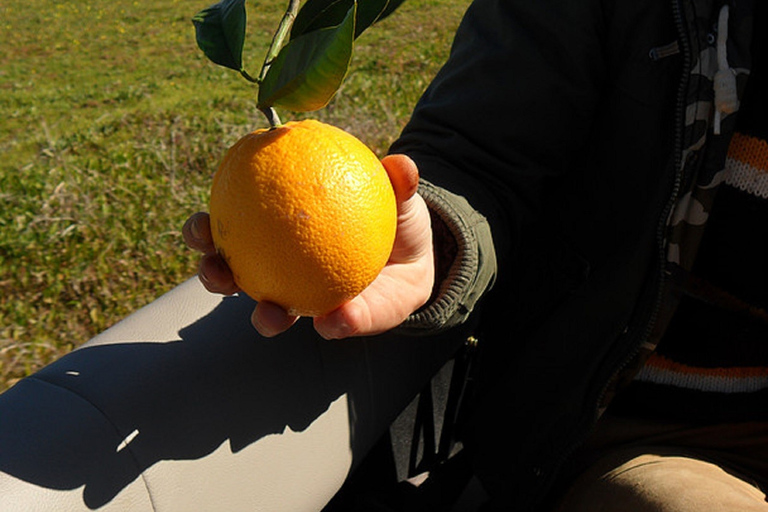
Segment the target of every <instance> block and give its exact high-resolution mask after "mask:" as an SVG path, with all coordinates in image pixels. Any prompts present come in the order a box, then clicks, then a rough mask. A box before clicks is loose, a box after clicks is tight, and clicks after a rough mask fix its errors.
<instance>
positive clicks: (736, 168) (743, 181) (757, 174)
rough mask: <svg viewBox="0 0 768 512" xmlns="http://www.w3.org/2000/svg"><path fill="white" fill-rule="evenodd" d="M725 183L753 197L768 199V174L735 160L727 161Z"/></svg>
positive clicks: (729, 158) (728, 159)
mask: <svg viewBox="0 0 768 512" xmlns="http://www.w3.org/2000/svg"><path fill="white" fill-rule="evenodd" d="M725 182H726V183H727V184H728V185H730V186H732V187H734V188H737V189H739V190H741V191H743V192H746V193H748V194H752V195H753V196H757V197H760V198H762V199H768V173H767V172H765V171H764V170H762V169H758V168H757V167H752V166H751V165H749V164H745V163H744V162H741V161H739V160H736V159H735V158H731V157H728V158H727V159H726V160H725Z"/></svg>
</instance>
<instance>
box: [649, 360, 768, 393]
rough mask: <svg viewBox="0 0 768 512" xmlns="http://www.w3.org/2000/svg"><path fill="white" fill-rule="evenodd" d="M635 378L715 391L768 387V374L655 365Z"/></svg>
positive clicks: (727, 391)
mask: <svg viewBox="0 0 768 512" xmlns="http://www.w3.org/2000/svg"><path fill="white" fill-rule="evenodd" d="M635 379H636V380H638V381H641V382H650V383H653V384H661V385H664V386H674V387H678V388H684V389H695V390H698V391H706V392H713V393H751V392H754V391H760V390H762V389H768V376H759V377H738V378H736V377H714V376H702V375H695V374H687V373H678V372H674V371H672V370H667V369H663V368H656V367H653V366H644V367H643V368H642V370H640V373H638V374H637V377H635Z"/></svg>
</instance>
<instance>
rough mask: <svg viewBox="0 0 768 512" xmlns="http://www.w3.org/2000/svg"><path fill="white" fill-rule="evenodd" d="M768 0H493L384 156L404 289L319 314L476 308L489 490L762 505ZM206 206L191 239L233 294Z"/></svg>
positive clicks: (469, 446) (394, 322)
mask: <svg viewBox="0 0 768 512" xmlns="http://www.w3.org/2000/svg"><path fill="white" fill-rule="evenodd" d="M764 4H765V3H764V2H750V1H746V2H742V1H732V0H731V1H722V2H721V1H718V2H713V1H710V0H673V1H666V0H642V1H639V2H610V1H608V2H603V1H580V2H573V1H571V0H543V1H538V2H527V1H523V0H504V1H501V0H475V1H474V2H473V3H472V4H471V6H470V7H469V9H468V11H467V13H466V15H465V17H464V19H463V20H462V23H461V25H460V27H459V29H458V31H457V33H456V37H455V40H454V44H453V47H452V49H451V54H450V57H449V59H448V61H447V62H446V64H445V65H444V67H443V68H442V69H441V70H440V72H439V73H438V74H437V76H436V77H435V79H434V81H433V82H432V83H431V84H430V86H429V87H428V89H427V90H426V92H425V93H424V95H423V97H422V99H421V100H420V101H419V103H418V104H417V106H416V107H415V110H414V112H413V115H412V118H411V119H410V121H409V122H408V124H407V126H406V127H405V128H404V130H403V132H402V134H401V135H400V137H399V138H398V140H397V141H396V142H395V143H394V144H393V146H392V147H391V150H390V154H391V155H390V156H387V157H386V158H384V159H383V161H384V163H385V166H386V168H387V169H388V171H389V173H390V177H391V179H392V181H393V184H394V185H395V189H396V190H400V193H398V198H399V205H400V219H399V222H400V224H399V231H398V238H397V243H396V248H395V250H394V252H393V258H392V261H391V265H389V266H388V267H387V268H386V269H385V271H384V275H383V276H382V280H381V282H380V283H379V282H377V283H375V284H374V285H373V286H374V288H373V289H372V290H371V291H374V290H375V291H376V292H377V294H378V296H379V297H385V298H387V299H388V300H384V301H380V302H377V303H373V302H371V301H370V300H369V298H368V294H369V290H366V291H364V292H363V294H361V296H360V297H358V298H356V299H354V300H353V301H352V302H350V303H349V304H347V305H345V306H342V307H341V308H340V309H339V310H337V311H335V312H333V313H331V314H329V315H328V316H326V317H324V318H318V319H315V327H316V329H317V331H318V332H319V333H320V334H321V335H322V336H324V337H326V338H343V337H348V336H352V335H356V336H360V335H368V334H375V333H378V332H382V331H384V330H388V329H393V328H395V327H402V326H406V327H411V328H414V329H417V330H420V331H421V332H423V333H425V334H429V333H431V332H438V331H441V330H444V329H449V328H451V327H452V326H455V325H459V324H462V323H464V322H466V321H467V320H468V319H469V318H472V319H474V321H476V322H477V326H476V336H477V338H478V339H479V340H480V341H479V345H480V352H479V356H478V357H479V360H478V362H477V364H478V367H479V368H480V371H479V372H478V374H477V375H476V381H477V382H476V393H474V394H473V395H472V396H471V401H470V402H469V403H468V404H467V407H468V409H467V412H466V416H465V421H464V423H463V428H462V442H463V444H464V446H465V451H466V454H467V458H468V459H469V460H470V461H471V466H472V470H473V472H474V473H475V475H476V476H477V478H478V479H479V481H480V482H481V484H482V486H483V488H484V489H485V490H486V492H487V493H488V495H489V496H490V497H491V501H490V503H489V504H488V505H487V507H488V509H489V510H516V511H527V510H557V511H558V512H571V511H582V510H596V509H599V510H604V511H619V510H621V511H676V512H680V511H689V510H690V511H694V510H696V511H698V510H739V511H753V510H754V511H764V510H768V503H767V502H766V494H765V493H766V490H768V422H767V421H766V420H768V415H767V414H766V413H768V409H767V408H766V405H765V404H766V401H765V399H766V393H768V345H766V344H765V339H766V335H768V325H767V324H766V318H768V316H767V315H766V307H768V293H767V292H768V286H767V285H768V282H767V281H766V275H765V271H764V268H765V264H764V262H765V261H766V260H765V258H766V249H767V248H768V247H766V243H765V239H766V238H765V231H764V230H763V229H762V226H765V225H766V223H765V222H762V221H764V220H768V219H766V213H768V209H766V206H767V205H768V203H766V198H768V192H767V191H768V189H766V185H764V183H766V181H765V180H766V174H765V173H766V172H768V145H767V144H766V139H767V138H768V101H767V99H766V91H768V89H767V88H766V87H768V81H767V80H768V79H766V77H765V73H766V72H768V71H766V65H767V64H766V55H767V54H766V52H765V51H764V50H763V48H764V47H765V43H766V41H765V31H766V24H768V17H767V15H768V13H766V10H767V9H766V6H765V5H764ZM729 148H730V149H729ZM417 175H418V176H420V184H419V186H418V192H417V193H416V192H414V191H415V188H416V187H415V183H416V181H415V180H416V177H417ZM403 182H405V183H407V186H404V187H403V186H401V185H402V183H403ZM403 190H407V192H403ZM425 206H426V207H425ZM430 220H431V226H432V230H431V232H430V230H429V229H428V228H427V226H428V225H430V223H429V221H430ZM207 222H208V221H207V216H206V214H204V213H201V214H196V215H194V216H192V217H191V218H190V220H189V221H188V223H187V224H186V225H185V228H184V232H185V236H186V239H187V241H188V243H189V245H190V246H192V247H194V248H196V249H199V250H201V251H202V252H203V253H204V256H203V258H202V261H201V267H200V276H201V279H202V280H203V282H204V283H205V285H206V287H207V288H208V289H209V290H211V291H214V292H222V293H232V292H234V291H236V286H235V285H234V283H233V281H232V278H231V273H230V272H229V271H228V269H227V268H226V265H225V264H223V263H222V261H221V260H220V258H218V257H217V256H216V254H215V250H214V248H213V246H212V244H211V242H210V237H209V234H208V233H209V226H208V224H207ZM432 241H433V242H434V250H433V252H434V255H435V257H434V261H430V260H429V259H428V256H427V252H428V251H432V249H431V248H430V247H431V246H430V243H431V242H432ZM415 262H418V264H414V263H415ZM424 265H432V266H433V267H434V269H435V272H434V277H433V276H432V274H429V278H428V279H422V277H423V276H424V275H427V274H425V273H424ZM385 276H386V278H385ZM389 277H395V279H394V280H390V279H388V278H389ZM384 281H388V282H389V284H390V286H391V287H392V288H391V289H390V290H385V286H386V285H385V282H384ZM401 283H403V284H401ZM379 286H381V287H382V288H379ZM416 290H420V292H418V293H417V292H416ZM427 297H429V298H427ZM293 322H294V319H293V318H291V317H289V316H288V315H286V314H285V312H284V311H282V310H281V309H280V308H279V307H276V306H275V305H272V304H258V305H257V306H256V310H255V311H254V314H253V324H254V326H255V327H256V329H258V330H259V331H260V332H261V333H262V334H264V335H267V336H272V335H276V334H278V333H280V332H283V331H285V330H287V329H289V328H290V326H291V324H292V323H293Z"/></svg>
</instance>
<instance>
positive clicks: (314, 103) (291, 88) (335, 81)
mask: <svg viewBox="0 0 768 512" xmlns="http://www.w3.org/2000/svg"><path fill="white" fill-rule="evenodd" d="M356 11H357V4H356V3H354V2H353V4H352V6H351V8H350V9H348V11H347V13H346V15H345V17H344V18H343V20H342V21H341V23H339V24H338V25H337V26H334V27H329V28H322V29H320V30H313V31H311V32H308V33H306V34H303V35H301V36H299V37H297V38H296V39H293V40H291V41H290V42H289V43H288V44H286V45H285V46H284V47H283V48H282V50H280V53H279V54H278V55H277V57H276V58H275V60H274V62H272V63H271V65H270V67H269V70H268V71H267V74H266V76H265V77H264V80H263V81H262V82H261V84H260V85H259V102H258V106H259V108H267V107H271V106H281V107H283V108H286V109H288V110H293V111H297V112H309V111H313V110H318V109H321V108H323V107H324V106H326V105H327V104H328V102H329V101H330V100H331V98H333V95H334V94H336V91H337V90H338V89H339V87H340V86H341V83H342V82H343V81H344V78H345V77H346V75H347V70H348V69H349V63H350V61H351V59H352V49H353V47H354V41H355V14H356Z"/></svg>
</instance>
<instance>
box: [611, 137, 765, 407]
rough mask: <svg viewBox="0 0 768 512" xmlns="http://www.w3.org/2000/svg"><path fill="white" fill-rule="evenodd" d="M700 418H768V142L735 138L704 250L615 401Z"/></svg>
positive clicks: (616, 404) (624, 404)
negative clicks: (653, 344) (651, 348)
mask: <svg viewBox="0 0 768 512" xmlns="http://www.w3.org/2000/svg"><path fill="white" fill-rule="evenodd" d="M612 407H613V410H614V411H615V412H617V413H618V414H622V413H625V414H626V413H631V414H633V415H637V414H641V415H643V416H646V417H657V418H658V417H664V418H672V419H686V420H698V421H744V420H757V419H761V420H766V419H768V142H766V141H765V140H764V139H762V138H758V137H754V136H751V135H747V134H744V133H737V134H736V135H735V136H734V137H733V138H732V140H731V144H730V146H729V151H728V156H727V159H726V164H725V172H724V173H723V182H722V184H721V186H720V187H719V190H718V192H717V196H716V198H715V201H714V205H713V208H712V211H711V212H710V216H709V221H708V224H707V228H706V230H705V232H704V236H703V239H702V243H701V248H700V250H699V254H698V257H697V260H696V264H695V265H694V267H693V269H692V275H691V276H690V277H689V279H688V281H687V282H686V283H685V284H684V290H683V297H682V299H681V301H680V304H679V306H678V308H677V310H676V312H675V315H674V317H673V318H672V321H671V323H670V325H669V327H668V329H667V331H666V332H665V334H664V337H663V338H662V339H661V342H660V343H659V345H658V347H657V349H656V351H655V352H654V353H653V354H652V355H651V356H650V358H649V359H648V361H647V362H646V363H645V366H644V367H643V368H642V369H641V371H640V373H639V374H638V375H637V376H636V378H635V380H634V381H633V382H632V383H631V384H630V385H629V387H628V389H627V390H626V391H625V392H624V393H622V394H621V395H620V396H619V398H618V399H617V400H616V401H615V402H614V405H613V406H612Z"/></svg>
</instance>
